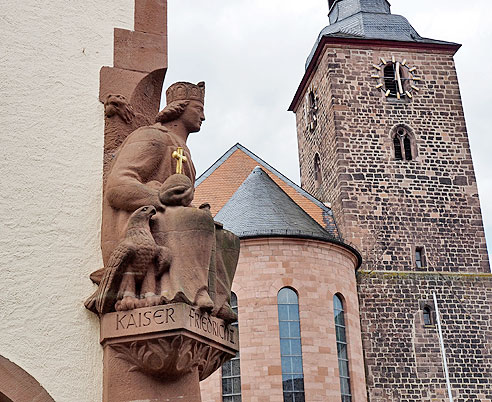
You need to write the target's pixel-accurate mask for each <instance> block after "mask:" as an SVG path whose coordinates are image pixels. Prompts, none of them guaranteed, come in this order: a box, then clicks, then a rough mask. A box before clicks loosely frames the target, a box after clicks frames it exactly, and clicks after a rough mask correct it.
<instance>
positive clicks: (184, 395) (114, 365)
mask: <svg viewBox="0 0 492 402" xmlns="http://www.w3.org/2000/svg"><path fill="white" fill-rule="evenodd" d="M101 343H102V345H103V347H104V398H103V401H104V402H129V401H142V400H145V401H149V402H160V401H163V402H164V401H187V402H201V397H200V385H199V381H201V380H203V379H205V378H207V377H208V376H209V375H211V374H212V373H213V372H214V371H215V370H217V369H218V368H219V367H220V366H221V365H222V364H223V363H224V362H225V361H227V360H229V359H231V358H232V357H234V356H235V353H236V351H237V350H238V334H237V328H235V327H229V326H227V325H225V323H224V322H223V321H222V320H220V319H217V318H216V317H212V316H209V315H208V314H206V313H202V312H201V311H199V310H198V309H196V308H194V307H192V306H189V305H187V304H181V303H180V304H169V305H165V306H155V307H149V308H140V309H136V310H131V311H127V312H116V313H109V314H106V315H104V316H103V317H102V318H101Z"/></svg>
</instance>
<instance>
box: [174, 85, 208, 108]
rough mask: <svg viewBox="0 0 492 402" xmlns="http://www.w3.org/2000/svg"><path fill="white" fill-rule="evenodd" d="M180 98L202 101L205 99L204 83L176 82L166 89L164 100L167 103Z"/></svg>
mask: <svg viewBox="0 0 492 402" xmlns="http://www.w3.org/2000/svg"><path fill="white" fill-rule="evenodd" d="M181 100H196V101H199V102H202V103H204V100H205V83H204V82H203V81H201V82H199V83H198V84H192V83H191V82H176V83H174V84H173V85H171V86H170V87H169V88H168V89H167V91H166V101H167V104H168V105H169V104H170V103H171V102H175V101H181Z"/></svg>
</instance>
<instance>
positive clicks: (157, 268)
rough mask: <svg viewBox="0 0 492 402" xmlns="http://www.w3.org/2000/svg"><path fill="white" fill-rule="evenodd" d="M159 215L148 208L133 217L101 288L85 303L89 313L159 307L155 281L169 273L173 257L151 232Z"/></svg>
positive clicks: (115, 250)
mask: <svg viewBox="0 0 492 402" xmlns="http://www.w3.org/2000/svg"><path fill="white" fill-rule="evenodd" d="M156 212H157V211H156V209H155V207H153V206H151V205H147V206H143V207H141V208H139V209H137V210H136V211H135V212H134V213H133V214H132V215H131V216H130V219H129V220H128V226H127V229H126V233H125V237H124V238H123V240H121V242H120V243H119V244H118V246H117V247H116V248H115V249H114V251H113V252H112V254H111V256H110V258H109V262H108V265H107V267H106V268H105V270H104V275H103V277H102V279H101V282H100V284H99V288H98V289H97V291H96V292H95V293H94V294H93V295H92V296H91V297H90V298H89V299H87V301H86V302H85V306H86V307H87V308H88V309H89V310H91V311H93V312H94V313H99V314H105V313H108V312H111V311H114V309H116V310H118V311H122V310H131V309H134V308H137V307H144V306H152V305H157V304H159V303H160V301H161V300H160V296H158V295H157V294H156V293H157V292H156V290H157V289H156V279H157V278H159V277H160V276H162V274H163V273H164V271H165V270H166V269H169V266H170V263H171V253H170V250H169V249H168V248H166V247H162V246H159V245H157V244H156V243H155V240H154V238H153V236H152V233H151V231H150V219H151V218H152V217H153V216H154V215H155V214H156Z"/></svg>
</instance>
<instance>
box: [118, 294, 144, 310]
mask: <svg viewBox="0 0 492 402" xmlns="http://www.w3.org/2000/svg"><path fill="white" fill-rule="evenodd" d="M138 304H139V300H138V299H137V298H136V297H133V296H125V297H123V299H121V300H118V301H117V302H116V305H115V309H116V311H127V310H133V309H135V308H138V307H139V306H138Z"/></svg>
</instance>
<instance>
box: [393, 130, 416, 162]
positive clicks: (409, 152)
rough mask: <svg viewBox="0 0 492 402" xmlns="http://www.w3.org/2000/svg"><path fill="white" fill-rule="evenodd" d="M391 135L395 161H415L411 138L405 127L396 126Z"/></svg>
mask: <svg viewBox="0 0 492 402" xmlns="http://www.w3.org/2000/svg"><path fill="white" fill-rule="evenodd" d="M393 131H394V134H393V148H394V151H395V160H397V161H401V160H406V161H411V160H412V159H415V155H414V152H415V151H414V150H415V147H414V145H413V137H412V135H411V133H410V130H409V129H408V128H406V127H405V126H403V125H402V126H397V127H396V129H395V130H393Z"/></svg>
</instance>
